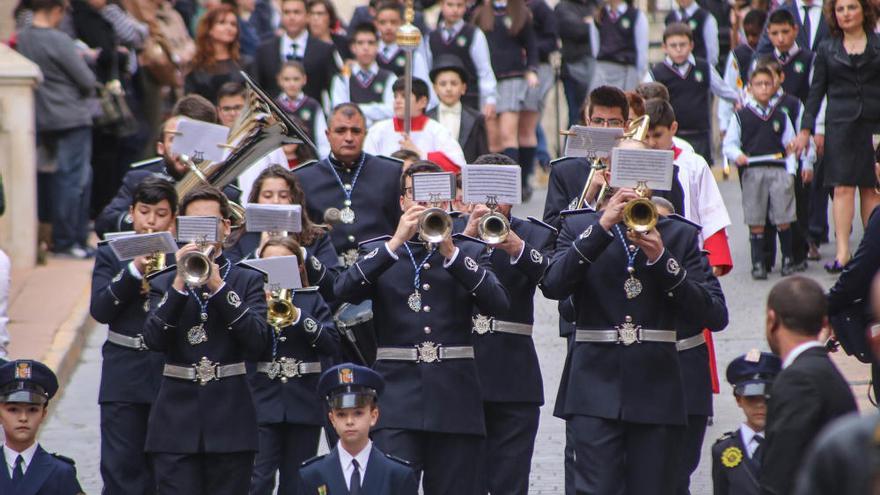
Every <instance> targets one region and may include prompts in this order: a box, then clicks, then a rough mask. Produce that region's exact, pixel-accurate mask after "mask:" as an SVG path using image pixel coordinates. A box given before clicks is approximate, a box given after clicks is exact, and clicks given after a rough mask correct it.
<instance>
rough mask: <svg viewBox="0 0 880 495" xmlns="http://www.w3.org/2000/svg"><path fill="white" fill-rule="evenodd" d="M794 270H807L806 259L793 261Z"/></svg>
mask: <svg viewBox="0 0 880 495" xmlns="http://www.w3.org/2000/svg"><path fill="white" fill-rule="evenodd" d="M794 271H796V272H805V271H807V260H803V261H801V262H800V263H795V264H794Z"/></svg>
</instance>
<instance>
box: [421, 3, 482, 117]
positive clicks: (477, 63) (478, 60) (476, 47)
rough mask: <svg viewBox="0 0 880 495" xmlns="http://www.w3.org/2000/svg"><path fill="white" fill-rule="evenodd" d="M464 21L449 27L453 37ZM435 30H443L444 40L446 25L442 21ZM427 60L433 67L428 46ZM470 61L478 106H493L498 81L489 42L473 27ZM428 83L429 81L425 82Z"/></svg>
mask: <svg viewBox="0 0 880 495" xmlns="http://www.w3.org/2000/svg"><path fill="white" fill-rule="evenodd" d="M464 24H465V23H464V20H459V21H458V22H456V23H455V24H453V25H452V26H451V28H452V30H453V31H454V34H453V37H456V36H458V33H459V32H460V31H461V29H462V28H463V27H464ZM437 29H441V30H444V31H442V32H441V33H442V36H443V39H444V40H446V33H445V30H446V24H445V23H443V22H442V21H441V22H440V23H438V24H437ZM425 52H426V55H427V58H428V67H433V66H434V60H433V59H434V54H433V52H431V50H430V46H428V49H427V50H425ZM468 53H470V56H471V60H472V61H473V62H474V67H476V69H477V73H476V76H477V85H478V86H479V88H480V104H481V105H484V104H487V103H491V104H493V105H494V104H495V100H496V96H497V94H496V88H497V87H498V81H497V80H496V79H495V71H493V70H492V61H491V58H490V56H489V42H488V41H486V34H485V33H483V31H482V30H481V29H480V28H478V27H475V28H474V39H473V40H472V41H471V48H470V50H469V52H468ZM426 82H428V83H430V81H426Z"/></svg>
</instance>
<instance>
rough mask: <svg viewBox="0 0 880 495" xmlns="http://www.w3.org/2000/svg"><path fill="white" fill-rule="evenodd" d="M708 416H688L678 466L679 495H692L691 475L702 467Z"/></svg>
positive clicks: (677, 491)
mask: <svg viewBox="0 0 880 495" xmlns="http://www.w3.org/2000/svg"><path fill="white" fill-rule="evenodd" d="M708 424H709V417H708V416H696V415H690V416H688V425H687V428H686V429H685V430H684V437H683V438H682V441H681V444H680V445H681V453H680V454H679V459H680V461H679V464H678V489H677V490H676V493H677V494H678V495H688V494H689V493H690V484H691V475H692V474H694V471H696V470H697V467H698V466H699V465H700V453H701V452H702V450H703V438H704V437H705V436H706V426H707V425H708Z"/></svg>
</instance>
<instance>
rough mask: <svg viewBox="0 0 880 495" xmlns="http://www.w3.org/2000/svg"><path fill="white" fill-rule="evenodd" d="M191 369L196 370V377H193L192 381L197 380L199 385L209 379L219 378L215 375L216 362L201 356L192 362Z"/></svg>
mask: <svg viewBox="0 0 880 495" xmlns="http://www.w3.org/2000/svg"><path fill="white" fill-rule="evenodd" d="M193 369H194V370H195V372H196V377H195V378H193V381H194V382H199V385H205V384H207V383H208V382H210V381H211V380H217V379H219V377H218V376H217V363H214V362H211V360H210V359H208V358H206V357H202V359H200V360H199V362H198V363H195V364H193Z"/></svg>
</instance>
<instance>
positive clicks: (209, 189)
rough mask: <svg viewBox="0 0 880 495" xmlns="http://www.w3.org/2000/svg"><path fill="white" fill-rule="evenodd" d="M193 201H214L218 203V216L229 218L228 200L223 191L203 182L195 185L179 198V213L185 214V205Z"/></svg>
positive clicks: (187, 205)
mask: <svg viewBox="0 0 880 495" xmlns="http://www.w3.org/2000/svg"><path fill="white" fill-rule="evenodd" d="M194 201H214V202H216V203H217V204H218V205H220V216H221V217H223V218H229V214H230V209H229V200H228V199H226V195H225V194H223V191H221V190H220V189H217V188H216V187H214V186H209V185H207V184H204V185H201V186H196V187H194V188H193V189H191V190H190V191H189V192H188V193H186V194H185V195H184V196H183V199H182V200H180V214H181V215H186V209H187V207H189V205H190V204H192V203H193V202H194Z"/></svg>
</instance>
